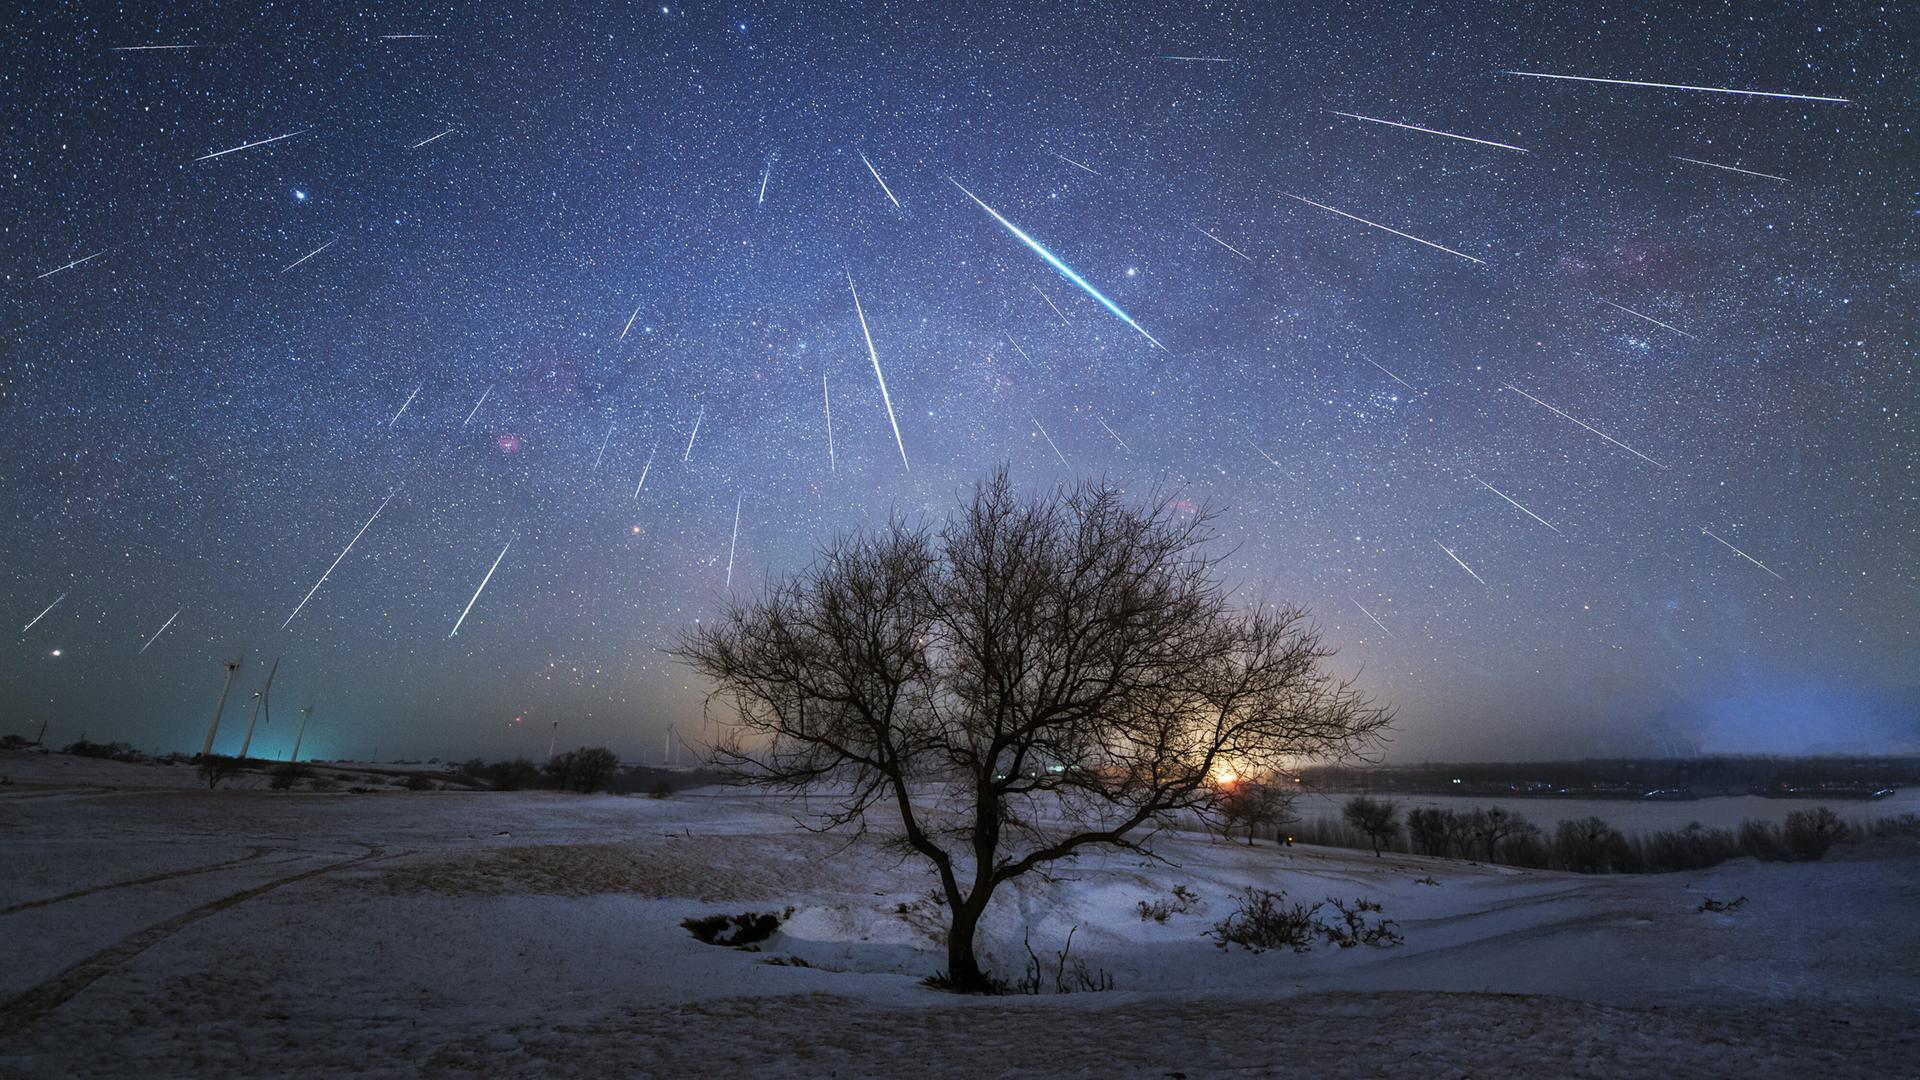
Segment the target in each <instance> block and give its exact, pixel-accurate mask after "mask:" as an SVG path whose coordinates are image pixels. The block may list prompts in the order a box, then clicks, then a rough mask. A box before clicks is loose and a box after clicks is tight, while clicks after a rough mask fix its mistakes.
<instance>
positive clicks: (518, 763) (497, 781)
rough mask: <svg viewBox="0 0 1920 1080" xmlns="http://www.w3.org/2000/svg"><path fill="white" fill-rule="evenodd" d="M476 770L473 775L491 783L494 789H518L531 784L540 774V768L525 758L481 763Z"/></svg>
mask: <svg viewBox="0 0 1920 1080" xmlns="http://www.w3.org/2000/svg"><path fill="white" fill-rule="evenodd" d="M469 764H472V763H471V762H470V763H469ZM478 770H479V771H477V772H475V773H474V774H473V775H474V776H475V777H477V778H478V779H481V780H485V781H486V782H487V783H489V784H492V785H493V788H494V790H495V791H518V790H520V789H521V788H524V787H529V786H531V785H532V784H533V782H534V780H535V779H537V778H538V777H539V775H540V770H539V769H538V768H536V767H535V766H534V764H533V762H531V761H528V760H527V759H526V758H514V759H513V760H512V761H496V762H494V763H493V764H491V765H481V766H479V767H478Z"/></svg>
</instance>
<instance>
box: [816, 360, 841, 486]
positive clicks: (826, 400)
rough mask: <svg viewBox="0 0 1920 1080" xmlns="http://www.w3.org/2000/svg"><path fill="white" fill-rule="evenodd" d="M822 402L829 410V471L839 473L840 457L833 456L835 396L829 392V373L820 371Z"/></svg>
mask: <svg viewBox="0 0 1920 1080" xmlns="http://www.w3.org/2000/svg"><path fill="white" fill-rule="evenodd" d="M820 404H821V406H822V407H823V408H825V409H826V410H827V471H828V472H831V473H838V472H839V471H840V459H839V458H836V457H834V456H833V398H832V397H830V396H828V394H827V373H826V372H824V371H823V372H821V373H820Z"/></svg>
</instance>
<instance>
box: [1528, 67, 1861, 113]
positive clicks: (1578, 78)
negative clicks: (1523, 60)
mask: <svg viewBox="0 0 1920 1080" xmlns="http://www.w3.org/2000/svg"><path fill="white" fill-rule="evenodd" d="M1500 74H1502V75H1523V76H1525V77H1527V78H1529V79H1565V80H1567V81H1569V82H1585V83H1607V84H1609V85H1612V86H1649V87H1652V88H1654V89H1656V90H1698V91H1701V92H1702V93H1708V94H1738V95H1741V96H1744V97H1767V98H1789V99H1791V100H1793V101H1831V102H1835V103H1837V104H1840V105H1850V104H1852V102H1850V101H1848V100H1847V99H1846V98H1843V97H1819V96H1816V95H1813V94H1783V93H1776V92H1774V91H1770V90H1734V89H1730V88H1728V87H1724V86H1688V85H1686V84H1685V83H1662V82H1639V81H1637V80H1634V79H1595V78H1590V77H1588V76H1585V75H1549V74H1547V73H1545V72H1541V71H1502V72H1501V73H1500Z"/></svg>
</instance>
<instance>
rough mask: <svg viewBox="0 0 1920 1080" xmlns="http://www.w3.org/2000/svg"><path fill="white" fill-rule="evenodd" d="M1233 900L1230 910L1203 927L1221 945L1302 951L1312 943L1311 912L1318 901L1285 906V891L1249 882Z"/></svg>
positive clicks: (1312, 920)
mask: <svg viewBox="0 0 1920 1080" xmlns="http://www.w3.org/2000/svg"><path fill="white" fill-rule="evenodd" d="M1233 903H1234V908H1233V914H1231V915H1228V916H1227V917H1226V918H1224V919H1221V920H1220V921H1219V922H1217V923H1214V924H1213V929H1211V930H1209V931H1207V936H1208V937H1211V938H1213V939H1214V943H1215V944H1216V945H1218V946H1220V947H1221V948H1222V949H1224V948H1226V947H1227V946H1229V945H1238V946H1240V947H1241V948H1244V949H1248V950H1251V951H1253V952H1265V951H1267V950H1268V949H1282V948H1285V949H1292V950H1293V951H1294V952H1297V953H1303V952H1306V951H1307V950H1308V949H1311V948H1312V947H1313V937H1314V916H1315V915H1317V914H1319V912H1320V906H1321V905H1319V904H1314V905H1312V906H1308V905H1306V904H1293V905H1291V906H1289V905H1288V904H1287V894H1286V893H1284V892H1273V891H1270V890H1267V889H1258V888H1254V887H1253V886H1251V885H1249V886H1248V887H1247V889H1246V891H1245V892H1243V893H1240V894H1238V895H1237V896H1235V897H1234V898H1233Z"/></svg>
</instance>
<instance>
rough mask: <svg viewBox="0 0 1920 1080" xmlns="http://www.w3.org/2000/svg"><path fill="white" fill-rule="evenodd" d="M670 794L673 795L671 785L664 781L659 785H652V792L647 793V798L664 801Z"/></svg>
mask: <svg viewBox="0 0 1920 1080" xmlns="http://www.w3.org/2000/svg"><path fill="white" fill-rule="evenodd" d="M672 794H673V785H672V784H670V783H668V782H667V781H665V780H662V781H660V782H659V783H657V784H655V785H653V790H651V791H649V792H647V798H649V799H664V798H666V797H667V796H669V795H672Z"/></svg>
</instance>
